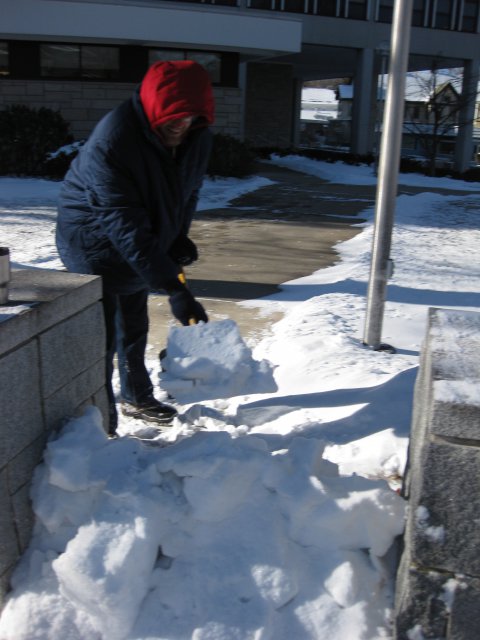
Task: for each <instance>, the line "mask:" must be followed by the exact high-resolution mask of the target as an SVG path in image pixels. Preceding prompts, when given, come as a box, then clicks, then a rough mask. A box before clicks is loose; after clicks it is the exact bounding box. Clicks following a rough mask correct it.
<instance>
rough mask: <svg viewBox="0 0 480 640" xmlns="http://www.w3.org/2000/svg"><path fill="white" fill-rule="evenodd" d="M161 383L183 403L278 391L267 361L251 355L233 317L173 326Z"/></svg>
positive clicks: (169, 335)
mask: <svg viewBox="0 0 480 640" xmlns="http://www.w3.org/2000/svg"><path fill="white" fill-rule="evenodd" d="M162 368H163V369H164V372H163V373H161V375H160V386H161V387H162V389H165V390H166V391H168V392H169V393H171V395H172V396H173V397H174V398H176V400H178V401H179V402H181V403H190V402H199V401H201V400H209V399H215V398H232V397H234V396H239V395H244V394H248V393H268V392H274V391H276V390H277V386H276V384H275V380H274V378H273V370H272V367H271V365H270V363H269V362H267V361H266V360H261V361H257V360H254V359H253V357H252V352H251V350H250V349H249V348H248V347H247V345H246V344H245V342H244V341H243V339H242V337H241V336H240V332H239V330H238V326H237V324H236V323H235V322H234V321H233V320H220V321H218V322H209V323H207V324H204V323H200V324H196V325H192V326H190V327H171V328H170V331H169V334H168V338H167V349H166V356H165V357H164V358H163V359H162Z"/></svg>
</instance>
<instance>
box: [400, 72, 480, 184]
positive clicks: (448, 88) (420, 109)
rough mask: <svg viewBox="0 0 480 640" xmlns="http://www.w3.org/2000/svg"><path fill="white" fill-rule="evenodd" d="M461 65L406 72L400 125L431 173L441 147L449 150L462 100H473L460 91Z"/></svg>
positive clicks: (457, 128) (450, 150) (431, 173)
mask: <svg viewBox="0 0 480 640" xmlns="http://www.w3.org/2000/svg"><path fill="white" fill-rule="evenodd" d="M462 82H463V69H437V68H436V66H435V65H433V66H432V69H431V70H430V71H421V72H415V73H410V74H409V79H408V84H407V90H408V95H407V100H406V108H405V117H404V128H405V132H406V133H410V134H411V135H412V136H413V137H414V138H415V139H416V140H417V142H420V145H421V147H422V151H423V153H424V155H425V157H426V160H427V172H428V174H429V175H435V170H436V167H437V164H438V156H439V153H440V151H441V149H442V148H443V149H444V150H445V149H448V151H449V152H450V153H452V154H453V150H454V147H455V141H456V136H457V133H458V130H459V128H460V127H462V126H465V124H466V123H465V122H462V121H461V113H462V110H463V107H464V105H465V101H469V100H475V99H476V92H475V93H474V94H472V95H470V96H465V95H463V94H462Z"/></svg>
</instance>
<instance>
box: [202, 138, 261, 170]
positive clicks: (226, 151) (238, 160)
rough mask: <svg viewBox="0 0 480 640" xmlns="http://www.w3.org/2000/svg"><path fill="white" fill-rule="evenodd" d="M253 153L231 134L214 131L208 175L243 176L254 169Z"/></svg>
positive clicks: (246, 145)
mask: <svg viewBox="0 0 480 640" xmlns="http://www.w3.org/2000/svg"><path fill="white" fill-rule="evenodd" d="M254 161H255V153H254V152H253V151H252V149H251V148H250V147H249V145H248V144H246V143H245V142H241V141H240V140H237V138H234V137H233V136H229V135H224V134H222V133H216V134H214V136H213V148H212V153H211V156H210V162H209V164H208V168H207V174H208V175H209V176H212V177H215V176H222V177H231V178H244V177H245V176H248V175H251V174H252V173H253V170H254Z"/></svg>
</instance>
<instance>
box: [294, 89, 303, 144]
mask: <svg viewBox="0 0 480 640" xmlns="http://www.w3.org/2000/svg"><path fill="white" fill-rule="evenodd" d="M302 89H303V80H302V79H301V78H295V79H294V80H293V123H292V146H293V147H298V145H299V144H300V125H301V115H302Z"/></svg>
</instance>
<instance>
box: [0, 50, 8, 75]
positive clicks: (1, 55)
mask: <svg viewBox="0 0 480 640" xmlns="http://www.w3.org/2000/svg"><path fill="white" fill-rule="evenodd" d="M9 73H10V67H9V60H8V44H7V43H6V42H0V76H8V75H9Z"/></svg>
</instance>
